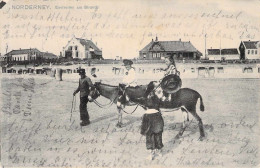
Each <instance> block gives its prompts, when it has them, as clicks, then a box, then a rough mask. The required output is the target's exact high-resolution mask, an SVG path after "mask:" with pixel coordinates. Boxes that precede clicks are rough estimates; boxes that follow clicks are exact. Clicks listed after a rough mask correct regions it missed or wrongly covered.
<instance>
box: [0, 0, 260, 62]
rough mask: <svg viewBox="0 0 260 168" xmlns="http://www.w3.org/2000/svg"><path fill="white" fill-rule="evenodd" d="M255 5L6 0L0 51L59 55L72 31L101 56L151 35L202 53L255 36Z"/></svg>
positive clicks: (133, 48) (123, 53) (128, 54)
mask: <svg viewBox="0 0 260 168" xmlns="http://www.w3.org/2000/svg"><path fill="white" fill-rule="evenodd" d="M259 7H260V1H259V0H255V1H253V0H252V1H246V0H237V1H235V0H228V1H223V0H220V1H211V0H207V1H206V0H196V1H189V0H188V1H179V0H161V1H156V0H149V1H148V0H142V1H139V0H122V1H119V0H112V1H107V0H98V1H97V0H67V1H61V0H35V1H32V0H19V1H18V0H9V1H8V2H7V4H6V6H4V7H3V8H2V9H1V11H0V17H1V23H0V26H1V29H0V31H1V35H0V42H1V48H0V49H1V50H0V51H1V54H5V53H6V51H7V52H8V51H11V50H14V49H20V48H37V49H39V50H41V51H48V52H52V53H54V54H57V55H59V54H60V52H61V51H62V48H63V47H64V46H65V45H66V44H67V43H68V41H69V40H70V39H71V38H72V37H73V36H74V35H75V36H76V37H78V38H85V39H91V40H92V41H93V42H94V43H95V44H97V46H98V47H99V48H102V52H103V57H104V58H106V59H110V58H112V59H114V58H115V57H116V56H120V57H123V58H136V57H138V55H139V51H140V50H141V49H142V48H144V47H145V46H146V45H147V44H148V43H149V42H150V41H151V40H152V39H155V37H156V36H157V37H158V40H159V41H178V40H181V41H190V42H191V43H192V44H193V45H194V46H195V48H197V49H198V50H199V51H200V52H202V53H203V55H204V53H205V48H238V46H239V44H240V42H241V41H242V40H251V41H259V39H260V33H259V28H260V19H259V18H260V12H259ZM205 34H207V35H206V38H205ZM205 43H206V45H205Z"/></svg>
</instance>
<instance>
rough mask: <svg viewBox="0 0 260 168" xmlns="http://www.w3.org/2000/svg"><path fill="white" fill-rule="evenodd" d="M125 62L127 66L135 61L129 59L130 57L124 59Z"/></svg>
mask: <svg viewBox="0 0 260 168" xmlns="http://www.w3.org/2000/svg"><path fill="white" fill-rule="evenodd" d="M123 63H124V66H127V65H132V64H133V61H131V60H129V59H124V60H123Z"/></svg>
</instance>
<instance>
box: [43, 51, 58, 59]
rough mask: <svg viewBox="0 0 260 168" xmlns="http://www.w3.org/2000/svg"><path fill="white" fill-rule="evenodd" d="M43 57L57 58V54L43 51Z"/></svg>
mask: <svg viewBox="0 0 260 168" xmlns="http://www.w3.org/2000/svg"><path fill="white" fill-rule="evenodd" d="M41 53H42V56H43V57H48V58H57V55H55V54H53V53H49V52H41Z"/></svg>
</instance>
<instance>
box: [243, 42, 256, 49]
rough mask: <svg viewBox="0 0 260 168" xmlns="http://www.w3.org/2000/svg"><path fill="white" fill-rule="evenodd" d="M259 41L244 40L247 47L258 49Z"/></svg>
mask: <svg viewBox="0 0 260 168" xmlns="http://www.w3.org/2000/svg"><path fill="white" fill-rule="evenodd" d="M258 42H259V41H242V43H243V44H244V46H245V48H246V49H257V46H256V44H257V43H258Z"/></svg>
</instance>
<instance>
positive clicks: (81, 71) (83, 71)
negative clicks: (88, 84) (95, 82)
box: [78, 69, 86, 75]
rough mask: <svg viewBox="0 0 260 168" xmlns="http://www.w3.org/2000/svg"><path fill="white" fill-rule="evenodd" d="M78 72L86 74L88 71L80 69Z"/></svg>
mask: <svg viewBox="0 0 260 168" xmlns="http://www.w3.org/2000/svg"><path fill="white" fill-rule="evenodd" d="M78 73H79V74H80V75H81V74H85V73H86V72H85V69H79V70H78Z"/></svg>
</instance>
